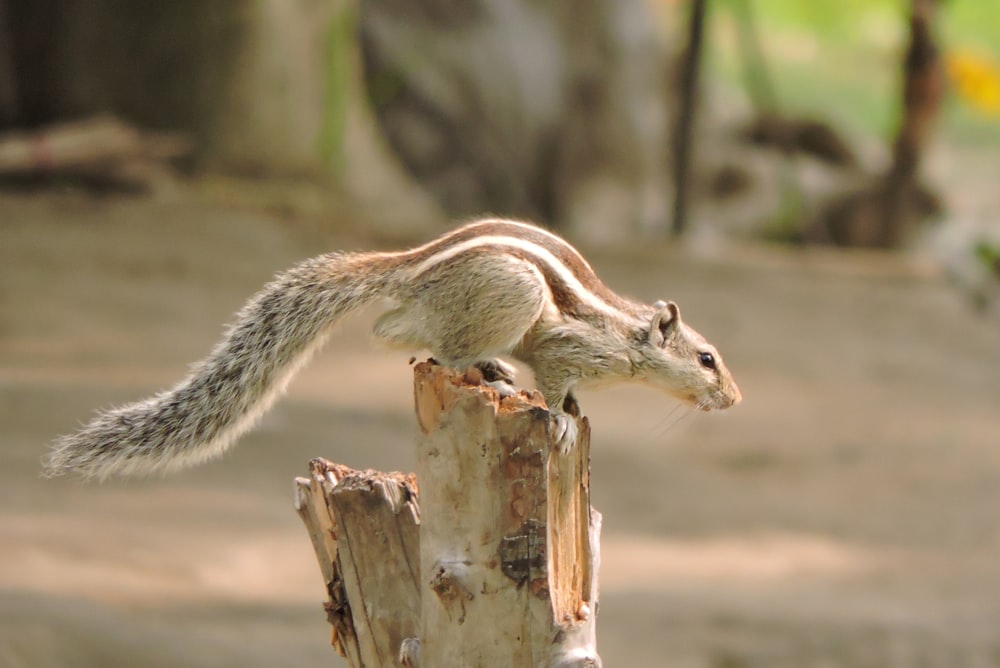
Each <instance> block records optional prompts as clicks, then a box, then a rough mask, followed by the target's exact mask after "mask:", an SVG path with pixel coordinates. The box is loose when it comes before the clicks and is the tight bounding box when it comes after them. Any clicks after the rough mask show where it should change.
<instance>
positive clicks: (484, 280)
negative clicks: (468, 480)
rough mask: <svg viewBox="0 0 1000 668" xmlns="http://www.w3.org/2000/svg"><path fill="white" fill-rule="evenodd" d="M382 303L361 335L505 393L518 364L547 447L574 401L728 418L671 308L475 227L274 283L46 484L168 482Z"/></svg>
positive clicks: (517, 237)
mask: <svg viewBox="0 0 1000 668" xmlns="http://www.w3.org/2000/svg"><path fill="white" fill-rule="evenodd" d="M379 298H383V299H385V300H387V301H388V302H389V303H390V304H391V308H390V309H389V310H388V311H387V312H386V313H384V314H383V315H381V317H380V318H379V319H378V320H377V322H376V324H375V327H374V333H375V335H376V337H377V338H379V339H382V340H384V341H386V342H388V343H390V344H393V345H396V346H402V347H406V348H411V349H428V350H430V351H431V354H432V356H433V358H434V360H436V361H437V362H439V363H440V364H444V365H447V366H449V367H454V368H456V369H460V370H466V369H468V368H469V367H471V366H475V367H477V368H479V369H480V370H481V371H482V374H483V377H484V380H485V381H487V382H488V383H489V384H490V385H492V386H494V387H496V388H497V389H499V390H501V391H502V393H503V392H504V390H505V388H508V389H506V392H507V393H513V390H512V389H509V388H512V386H513V380H514V369H513V367H511V366H510V365H509V364H508V363H506V362H504V361H502V360H501V359H500V358H501V357H502V356H511V357H512V358H514V359H516V360H520V361H521V362H523V363H525V364H527V365H528V366H529V367H530V368H531V369H532V370H533V371H534V374H535V379H536V384H537V386H538V389H539V391H540V392H541V394H542V396H543V397H544V399H545V401H546V403H547V405H548V408H549V411H550V413H551V414H552V416H553V419H554V429H555V435H556V438H557V443H558V447H559V449H560V450H561V451H563V452H566V451H568V450H569V449H570V448H572V446H573V444H574V443H575V441H576V435H577V434H576V422H575V420H574V419H572V417H571V416H572V415H579V406H578V405H577V403H576V400H575V398H574V397H573V390H574V388H575V387H577V386H578V385H584V384H587V383H594V382H607V381H630V380H638V381H644V382H646V383H649V384H652V385H654V386H657V387H659V388H662V389H664V390H666V391H667V392H669V393H670V394H672V395H674V396H675V397H677V398H679V399H681V400H682V401H684V402H686V403H688V404H691V405H693V406H695V407H696V408H699V409H702V410H706V411H707V410H712V409H725V408H729V407H730V406H733V405H734V404H737V403H739V401H740V400H741V395H740V390H739V389H738V388H737V386H736V383H735V382H734V381H733V377H732V375H731V374H730V373H729V370H728V369H727V368H726V365H725V364H724V363H723V361H722V357H721V356H720V355H719V353H718V351H717V350H716V349H715V348H714V347H713V346H712V345H711V344H709V343H708V342H707V341H706V340H705V339H704V338H703V337H702V336H701V335H700V334H698V333H697V332H696V331H695V330H694V329H692V328H691V327H689V326H688V325H687V324H685V323H684V322H683V321H682V320H681V313H680V309H679V308H678V306H677V305H676V304H675V303H674V302H664V301H659V302H656V303H655V304H652V305H646V304H642V303H637V302H634V301H630V300H628V299H625V298H623V297H621V296H619V295H617V294H616V293H614V292H612V291H611V290H610V289H609V288H607V287H606V286H605V285H604V284H603V283H602V282H601V281H600V279H598V277H597V275H596V274H595V273H594V270H593V269H591V267H590V264H588V263H587V261H586V260H585V259H584V258H583V256H582V255H581V254H580V253H579V252H578V251H577V250H576V249H575V248H573V246H571V245H570V244H569V243H567V242H566V241H564V240H563V239H561V238H560V237H558V236H556V235H555V234H553V233H551V232H548V231H546V230H544V229H542V228H540V227H536V226H534V225H531V224H528V223H523V222H516V221H511V220H500V219H484V220H479V221H476V222H472V223H469V224H466V225H464V226H461V227H458V228H456V229H454V230H452V231H450V232H447V233H445V234H443V235H442V236H440V237H438V238H437V239H435V240H433V241H430V242H429V243H426V244H424V245H422V246H418V247H416V248H413V249H412V250H407V251H399V252H356V253H343V252H334V253H329V254H326V255H320V256H319V257H315V258H313V259H310V260H306V261H304V262H302V263H301V264H298V265H297V266H295V267H293V268H292V269H289V270H287V271H285V272H284V273H281V274H278V275H277V277H276V278H275V279H274V280H273V281H272V282H271V283H269V284H268V285H266V286H265V287H264V288H263V289H262V290H261V291H260V292H259V293H257V294H256V295H255V296H254V297H252V298H251V299H250V300H249V301H248V302H247V304H246V305H245V306H243V308H242V309H241V310H240V311H239V312H238V313H237V315H236V320H235V322H234V323H233V324H232V325H230V326H229V328H228V329H227V331H226V333H225V335H224V336H223V338H222V340H221V341H220V342H219V343H218V344H216V346H215V348H214V349H213V350H212V352H211V353H210V354H209V355H208V357H206V358H205V359H204V360H202V361H201V362H199V363H197V364H196V365H194V366H193V368H192V370H191V373H190V375H188V377H187V378H185V379H184V380H183V381H181V382H180V383H179V384H177V385H176V386H174V387H173V388H171V389H169V390H167V391H165V392H162V393H160V394H157V395H155V396H153V397H151V398H149V399H146V400H143V401H138V402H135V403H131V404H127V405H125V406H121V407H118V408H113V409H110V410H107V411H104V412H101V413H99V414H98V415H97V416H96V417H94V418H93V419H92V420H91V421H90V422H89V423H88V424H86V425H85V426H84V427H83V428H82V429H80V430H79V431H77V432H75V433H72V434H69V435H66V436H62V437H61V438H59V439H58V440H57V441H56V442H55V445H54V446H53V448H52V450H51V452H50V453H49V455H48V458H47V461H46V462H45V469H46V474H48V475H60V474H64V473H69V472H73V473H77V474H80V475H82V476H84V477H87V478H97V479H104V478H108V477H110V476H115V475H129V474H148V473H153V472H159V471H170V470H174V469H178V468H182V467H184V466H187V465H192V464H196V463H199V462H201V461H204V460H207V459H210V458H214V457H217V456H219V455H221V454H222V453H223V452H224V451H225V450H226V449H228V448H229V447H230V446H231V445H232V444H233V442H234V441H235V440H236V439H237V438H238V437H239V436H240V435H241V434H243V433H244V432H246V431H247V430H248V429H250V428H251V427H252V426H253V425H254V423H255V422H256V421H257V420H258V418H259V417H260V416H261V414H263V413H264V412H265V411H266V410H267V409H268V408H269V407H270V406H271V405H272V404H273V403H274V401H275V399H276V398H277V397H278V396H279V395H280V394H281V393H282V392H283V391H284V389H285V387H286V386H287V384H288V382H289V380H290V379H291V377H292V376H293V375H294V374H295V372H296V371H297V370H298V369H299V368H300V367H301V366H302V365H303V364H304V363H305V362H306V361H307V360H308V358H309V356H310V355H311V354H312V353H313V352H314V351H315V350H316V349H317V348H318V347H319V346H320V345H321V344H322V343H323V341H324V340H325V338H326V336H327V334H328V333H329V332H330V330H331V328H332V326H333V325H334V323H336V322H337V321H338V320H339V319H340V318H341V317H343V316H345V315H347V314H348V313H349V312H351V311H354V310H355V309H357V308H359V307H361V306H363V305H366V304H369V303H371V302H374V301H375V300H377V299H379Z"/></svg>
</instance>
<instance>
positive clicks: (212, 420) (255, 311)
mask: <svg viewBox="0 0 1000 668" xmlns="http://www.w3.org/2000/svg"><path fill="white" fill-rule="evenodd" d="M378 259H379V258H378V256H377V255H375V254H366V255H361V254H336V253H334V254H329V255H323V256H320V257H317V258H313V259H311V260H307V261H305V262H303V263H302V264H300V265H298V266H296V267H294V268H292V269H290V270H289V271H287V272H285V273H283V274H280V275H279V276H277V277H276V278H275V279H274V280H273V281H272V282H271V283H269V284H268V285H267V286H265V287H264V289H263V290H261V291H260V292H259V293H257V295H255V296H254V297H253V298H252V299H250V301H249V302H247V304H246V305H245V306H244V307H243V308H242V309H241V310H240V312H239V313H238V314H237V316H236V321H235V323H234V324H232V325H231V326H230V327H229V329H228V331H227V332H226V335H225V336H224V338H223V339H222V341H220V342H219V343H218V344H217V345H216V346H215V349H214V350H212V352H211V354H210V355H209V356H208V357H207V358H206V359H204V360H202V361H201V362H199V363H198V364H196V365H195V366H194V368H193V369H192V371H191V374H190V375H189V376H188V377H187V378H186V379H185V380H184V381H182V382H181V383H179V384H178V385H177V386H175V387H173V388H172V389H170V390H167V391H166V392H162V393H160V394H158V395H156V396H154V397H151V398H149V399H146V400H144V401H139V402H136V403H132V404H128V405H125V406H121V407H120V408H114V409H111V410H108V411H105V412H102V413H100V414H98V415H97V416H96V417H95V418H94V419H93V420H91V421H90V423H89V424H87V425H86V426H85V427H83V428H82V429H80V430H79V431H77V432H75V433H72V434H69V435H66V436H63V437H61V438H59V439H58V440H57V441H56V443H55V445H54V447H53V449H52V451H51V452H50V453H49V456H48V458H47V460H46V462H45V473H46V475H50V476H55V475H61V474H64V473H77V474H80V475H82V476H84V477H87V478H100V479H103V478H107V477H109V476H113V475H129V474H136V473H138V474H143V473H153V472H158V471H169V470H172V469H176V468H181V467H183V466H186V465H189V464H194V463H197V462H200V461H203V460H205V459H209V458H212V457H215V456H218V455H220V454H221V453H222V452H224V451H225V450H226V449H227V448H228V447H229V446H230V445H231V444H232V443H233V441H235V440H236V438H237V437H239V436H240V435H241V434H242V433H243V432H245V431H247V430H248V429H250V428H251V427H252V426H253V425H254V423H255V422H256V420H257V419H258V418H259V417H260V415H261V414H262V413H264V411H266V410H267V409H268V408H269V407H270V406H271V404H272V403H273V402H274V400H275V399H276V398H277V396H278V395H279V394H280V393H281V392H282V391H283V390H284V389H285V386H286V385H287V383H288V381H289V380H290V378H291V376H292V375H293V374H294V373H295V372H296V371H297V370H298V368H299V367H300V366H301V365H302V364H303V363H304V362H305V361H306V360H307V359H308V358H309V355H310V354H311V353H312V352H313V351H314V350H315V349H316V348H318V347H319V345H320V344H321V343H322V342H323V340H324V339H325V338H326V335H327V333H328V332H329V331H330V329H331V326H332V325H333V323H334V322H335V321H336V320H337V319H338V318H340V317H341V316H343V315H345V314H346V313H348V312H349V311H351V310H353V309H355V308H357V307H359V306H362V305H364V304H365V303H367V302H370V301H371V300H372V299H373V298H375V297H377V296H379V295H380V294H381V293H382V292H384V290H385V287H386V285H387V282H388V280H389V273H390V272H391V269H389V268H388V267H385V268H382V269H381V270H377V271H372V270H371V268H372V267H373V264H377V263H378ZM362 263H364V264H365V266H367V267H368V268H369V270H366V271H360V269H361V264H362Z"/></svg>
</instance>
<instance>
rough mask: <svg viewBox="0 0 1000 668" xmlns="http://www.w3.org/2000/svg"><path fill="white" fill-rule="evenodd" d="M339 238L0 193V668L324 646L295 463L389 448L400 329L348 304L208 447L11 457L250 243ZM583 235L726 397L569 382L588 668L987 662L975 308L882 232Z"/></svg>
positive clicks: (229, 659)
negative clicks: (586, 523) (587, 453)
mask: <svg viewBox="0 0 1000 668" xmlns="http://www.w3.org/2000/svg"><path fill="white" fill-rule="evenodd" d="M356 243H357V242H356V241H343V240H340V239H337V238H335V237H333V236H332V235H331V234H324V233H320V232H318V231H317V230H316V229H315V228H314V227H313V228H308V229H306V230H303V229H301V228H300V227H298V226H296V225H294V224H292V223H290V222H288V220H286V219H284V218H282V217H280V216H274V215H270V214H267V213H261V212H259V211H254V210H245V209H244V210H240V209H232V208H226V207H224V206H221V205H218V204H205V203H199V202H198V201H197V200H192V199H191V198H183V197H182V198H174V199H167V200H155V199H154V200H143V199H130V200H122V199H117V198H105V199H101V198H90V197H85V196H80V195H38V194H36V195H31V196H13V195H3V196H0V425H2V427H0V458H2V459H0V461H2V463H3V465H2V466H0V666H3V667H8V666H10V667H18V668H20V667H22V666H24V667H32V668H37V667H42V666H59V667H63V666H69V667H84V666H87V667H91V666H95V667H96V666H111V665H135V666H139V665H142V666H154V667H159V666H164V667H165V666H240V667H241V668H250V667H253V666H276V665H298V666H323V665H326V666H335V665H343V664H342V663H341V662H340V660H339V659H338V658H336V657H335V655H334V654H333V652H332V650H330V648H329V646H328V641H329V628H328V626H327V624H326V621H325V619H324V614H323V611H322V607H321V603H322V600H323V590H322V583H321V581H320V577H319V571H318V568H317V566H316V564H315V562H314V557H313V553H312V549H311V547H310V545H309V541H308V538H307V536H306V533H305V531H304V530H303V528H302V527H301V526H300V523H299V520H298V517H297V516H296V515H295V513H294V511H293V510H292V506H291V499H292V494H291V490H292V483H291V481H292V478H293V477H294V476H296V475H301V474H303V473H304V472H305V471H306V463H307V461H308V460H309V458H311V457H313V456H316V455H323V456H327V457H329V458H331V459H334V460H337V461H341V462H344V463H346V464H349V465H352V466H355V467H374V468H383V469H404V470H408V469H411V468H412V466H413V460H414V456H413V452H412V448H411V447H410V446H409V444H410V443H411V442H412V439H413V435H414V431H415V428H414V423H413V418H412V415H411V402H412V399H411V388H410V381H411V377H410V371H409V369H408V367H407V358H408V355H407V354H405V353H399V352H386V351H382V350H379V349H378V348H376V347H375V346H373V345H372V344H371V343H370V342H369V339H368V333H367V327H368V325H369V323H370V320H371V317H372V316H371V314H364V315H362V316H361V317H358V318H356V319H353V320H351V321H349V322H348V323H346V324H345V326H344V327H343V328H341V330H340V331H339V332H338V334H337V335H335V337H334V338H333V339H332V341H331V344H330V345H329V346H328V347H327V348H326V349H325V350H324V352H323V353H322V354H321V355H320V356H319V357H318V358H317V359H315V360H314V362H313V363H311V364H310V365H309V367H308V368H307V369H306V370H305V371H304V372H303V373H302V374H301V375H300V376H299V377H298V378H297V379H296V380H295V382H294V383H293V384H292V386H291V389H290V393H289V395H288V396H287V397H286V398H285V399H284V400H283V401H282V402H281V403H280V404H279V405H278V407H277V408H276V409H275V410H274V411H273V412H272V413H271V414H269V415H268V417H267V418H266V419H265V420H264V422H263V424H262V425H261V427H260V428H259V429H257V430H256V431H254V432H253V433H252V434H250V435H249V436H247V437H246V438H244V439H243V442H242V443H241V445H240V447H238V448H237V449H236V450H235V451H233V452H232V453H230V454H229V455H228V456H227V457H225V459H223V460H221V461H217V462H214V463H211V464H208V465H206V466H203V467H201V468H198V469H194V470H190V471H185V472H182V473H178V474H175V475H171V476H169V477H165V478H158V479H152V480H140V481H127V482H110V483H106V484H103V485H87V484H82V483H80V482H77V481H75V480H69V479H58V480H44V479H41V478H40V477H39V460H40V458H41V457H42V455H43V454H44V451H45V449H46V447H47V443H48V442H49V441H50V440H51V439H52V438H53V437H54V436H56V435H58V434H60V433H64V432H67V431H70V430H72V429H73V428H74V427H75V426H77V425H78V424H80V423H81V422H82V421H83V420H85V419H86V418H87V417H88V416H89V415H90V414H91V412H92V411H93V410H94V409H95V408H98V407H102V406H107V405H109V404H114V403H117V402H123V401H127V400H130V399H136V398H140V397H142V396H145V395H147V394H149V393H151V392H154V391H156V390H159V389H162V388H164V387H166V386H168V385H169V384H171V383H173V382H174V381H176V380H178V379H179V378H180V377H181V376H182V375H183V373H184V372H185V369H186V365H187V364H189V363H191V362H193V361H195V360H196V359H198V358H199V357H201V356H202V355H204V354H205V353H206V352H207V351H208V349H209V347H210V346H211V345H212V343H213V342H214V340H215V339H216V337H217V336H218V334H219V332H220V331H221V326H222V324H223V323H224V322H225V321H227V320H228V319H229V317H230V314H231V313H233V312H234V311H235V310H236V309H237V308H238V307H239V306H240V305H241V304H242V302H243V301H244V299H245V298H246V297H248V296H249V295H250V294H251V293H252V292H254V291H255V290H256V289H257V288H259V287H260V286H261V285H262V284H263V283H264V282H265V280H267V279H268V278H269V277H270V275H271V274H272V273H273V272H274V271H276V270H278V269H281V268H284V267H286V266H288V265H290V264H291V263H293V262H294V261H295V260H297V259H300V258H303V257H307V256H309V255H313V254H316V253H319V252H322V251H326V250H331V249H333V248H337V247H340V244H347V245H348V246H350V245H354V244H356ZM591 255H592V256H593V258H592V259H593V263H594V264H595V266H596V268H597V269H598V271H599V273H601V274H602V276H603V277H604V278H605V281H606V282H607V283H609V284H610V285H611V286H612V287H614V288H616V289H618V290H619V291H621V292H624V293H627V294H631V295H633V296H636V297H640V298H646V299H657V298H661V297H662V298H671V299H674V300H676V301H678V302H679V303H680V305H681V307H682V309H683V312H684V315H685V317H686V319H687V320H688V321H689V322H690V323H691V324H693V325H694V326H695V327H697V328H698V329H699V330H701V331H702V333H704V334H706V336H708V338H710V339H711V340H713V341H714V342H715V343H716V344H718V346H719V348H720V349H721V350H722V351H723V353H724V355H725V356H726V359H727V361H728V363H729V366H730V368H731V369H732V370H733V372H734V374H735V375H736V377H737V380H738V381H739V383H740V386H741V388H742V390H743V394H744V398H745V400H744V403H743V404H742V405H741V406H739V407H737V408H736V409H734V410H733V411H730V412H728V413H726V414H708V415H705V414H697V415H696V414H693V413H691V412H689V411H678V412H674V408H675V403H674V402H673V400H671V399H669V398H667V397H665V396H663V395H660V394H658V393H656V392H655V391H654V390H651V389H646V388H622V389H611V390H603V391H600V392H592V393H585V394H584V395H583V396H582V397H581V403H582V405H583V408H584V411H585V412H586V413H587V414H589V416H590V418H591V421H592V424H593V439H592V441H593V446H592V448H593V461H592V466H593V494H594V504H595V506H596V507H598V508H599V509H600V510H601V511H602V512H603V514H604V539H603V555H602V556H603V565H602V571H601V605H600V611H599V617H598V638H599V640H598V642H599V651H600V653H601V655H602V657H603V659H604V664H605V665H607V666H671V667H677V668H687V667H691V668H742V667H750V666H753V667H769V668H771V667H776V668H783V667H788V668H793V667H798V668H801V667H813V666H815V667H832V666H851V667H854V666H858V667H862V666H864V667H867V666H871V667H878V666H893V667H897V666H898V667H910V666H914V667H942V668H956V667H958V668H961V667H965V666H968V667H980V666H994V665H996V666H1000V437H998V435H1000V330H998V328H997V327H996V325H995V324H991V323H990V322H987V321H984V320H981V319H979V318H977V317H976V316H975V315H974V314H973V313H972V312H971V311H970V310H969V309H968V307H967V305H966V304H965V303H964V302H963V300H962V298H961V297H960V296H959V295H958V294H956V293H954V292H953V291H952V290H951V289H950V288H949V287H948V285H947V284H946V282H945V281H944V280H943V279H941V278H939V277H938V274H937V273H936V272H935V271H933V270H932V269H928V268H926V267H921V266H919V265H914V264H913V263H906V262H901V261H898V260H890V259H887V258H884V257H881V256H856V255H831V254H828V253H820V252H808V253H799V252H788V251H779V250H761V249H757V250H745V249H744V250H741V251H739V252H733V251H726V252H719V253H716V254H704V253H702V254H701V256H700V257H698V258H695V257H692V256H691V254H690V253H684V252H682V251H680V250H677V249H668V248H666V247H649V246H648V244H647V245H646V247H644V248H642V249H639V248H632V249H628V248H624V249H618V250H613V251H611V250H605V251H604V252H600V253H591ZM678 418H681V419H679V420H678Z"/></svg>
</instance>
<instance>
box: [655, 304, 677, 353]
mask: <svg viewBox="0 0 1000 668" xmlns="http://www.w3.org/2000/svg"><path fill="white" fill-rule="evenodd" d="M653 308H655V309H656V313H654V314H653V320H652V322H650V323H649V342H650V343H651V344H653V345H655V346H662V345H663V342H664V341H666V340H667V338H668V337H669V336H670V334H671V332H673V331H674V330H675V329H676V328H677V325H679V324H680V322H681V309H680V307H678V306H677V304H675V303H674V302H664V301H658V302H656V303H655V304H653Z"/></svg>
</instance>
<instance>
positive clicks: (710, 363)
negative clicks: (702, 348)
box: [698, 353, 715, 369]
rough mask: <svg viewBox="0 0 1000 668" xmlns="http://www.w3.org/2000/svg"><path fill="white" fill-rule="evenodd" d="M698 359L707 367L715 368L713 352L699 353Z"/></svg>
mask: <svg viewBox="0 0 1000 668" xmlns="http://www.w3.org/2000/svg"><path fill="white" fill-rule="evenodd" d="M698 361H699V362H701V365H702V366H703V367H705V368H706V369H715V356H714V355H712V353H698Z"/></svg>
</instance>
